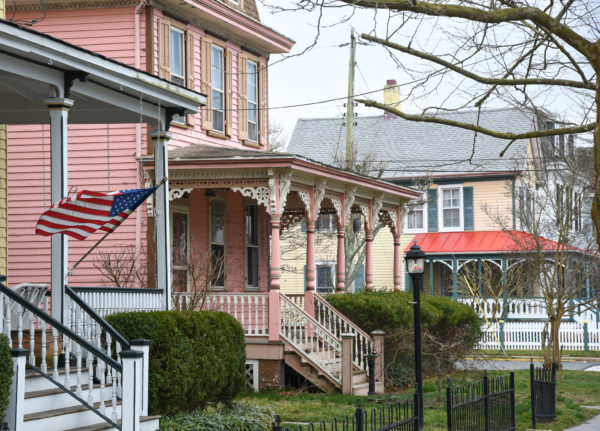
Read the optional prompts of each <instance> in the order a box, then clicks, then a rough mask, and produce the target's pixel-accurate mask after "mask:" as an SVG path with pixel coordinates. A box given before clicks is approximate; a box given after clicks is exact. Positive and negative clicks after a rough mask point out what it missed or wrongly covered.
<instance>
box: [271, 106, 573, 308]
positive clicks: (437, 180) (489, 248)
mask: <svg viewBox="0 0 600 431" xmlns="http://www.w3.org/2000/svg"><path fill="white" fill-rule="evenodd" d="M388 96H389V94H388ZM388 99H390V98H389V97H388ZM391 99H393V97H392V98H391ZM386 103H388V104H389V103H391V102H390V100H386ZM440 115H442V116H444V117H445V118H448V119H451V120H455V121H461V122H465V123H475V122H479V124H480V125H481V126H483V127H487V128H490V129H495V130H502V129H503V128H504V129H505V130H506V131H510V132H514V133H519V132H528V131H531V130H539V129H544V128H548V127H552V124H551V123H549V122H548V121H542V120H540V119H539V118H538V117H536V116H535V115H534V114H533V113H532V112H529V111H526V110H521V109H516V108H504V109H490V110H485V111H482V112H478V111H476V110H467V111H456V112H449V113H443V114H440ZM344 121H345V120H344V119H343V118H312V119H300V120H298V122H297V124H296V127H295V129H294V132H293V134H292V137H291V140H290V144H289V145H288V149H287V150H288V152H290V153H298V154H301V155H304V156H307V157H311V158H313V159H316V160H318V161H320V162H323V163H332V161H333V160H334V159H335V158H336V157H334V156H335V155H336V153H339V152H340V151H345V135H344V133H340V130H341V128H342V127H343V122H344ZM354 142H355V146H356V148H355V152H356V153H357V154H358V156H357V159H360V158H361V157H362V158H364V159H368V160H371V161H372V162H373V163H375V164H376V165H377V166H374V167H376V168H377V169H382V170H383V179H385V180H386V181H389V182H392V183H395V184H398V185H403V186H412V187H416V188H418V189H420V190H421V191H422V192H423V197H422V199H421V200H420V201H415V202H412V203H411V204H409V205H407V206H406V207H405V208H404V210H403V217H402V221H401V224H402V226H401V229H400V231H401V232H402V234H401V235H400V236H399V238H396V239H394V238H393V236H392V233H391V232H390V229H387V228H386V227H383V228H381V229H380V230H379V232H378V233H377V235H376V236H375V239H374V246H373V250H374V256H373V269H374V274H373V287H374V288H387V289H391V288H395V289H399V288H402V289H409V288H410V283H409V279H408V277H406V274H405V271H404V270H403V271H402V280H401V282H398V281H397V280H394V276H393V274H394V271H393V268H394V265H393V264H391V263H390V257H391V256H392V255H393V244H394V242H395V241H396V240H399V241H400V243H401V249H402V250H403V251H404V252H406V251H408V249H409V247H410V245H411V244H412V242H413V241H415V240H416V241H417V242H418V244H419V245H420V246H421V248H422V249H423V250H424V251H425V252H426V253H427V264H426V269H425V274H424V280H423V283H424V284H423V288H424V290H425V291H426V292H430V293H432V294H438V295H452V296H456V295H457V292H458V289H457V285H456V284H457V277H456V276H455V275H456V274H458V272H459V271H461V269H462V268H464V267H465V266H466V265H472V266H475V267H477V266H479V267H480V268H481V265H488V266H490V267H492V268H493V271H495V272H497V273H498V274H499V275H500V277H501V274H503V273H504V272H505V271H507V269H508V268H509V266H510V265H511V264H513V263H514V262H511V257H510V254H509V253H510V252H514V250H513V248H514V246H512V248H511V245H510V244H511V238H509V237H510V236H511V232H518V233H519V234H521V233H522V232H520V231H523V230H525V228H524V226H523V225H522V223H521V217H523V216H524V215H525V216H526V215H527V214H533V213H534V212H535V210H536V209H535V203H534V201H535V196H536V193H537V190H536V185H539V183H540V182H541V181H543V180H544V178H542V176H544V175H546V174H545V173H544V168H545V157H546V153H547V149H548V148H550V147H552V148H554V146H553V145H550V144H552V143H553V142H554V141H551V140H549V139H546V140H544V141H542V140H538V139H530V140H519V141H515V142H514V143H512V145H511V146H510V147H509V148H508V149H507V150H506V152H505V154H504V156H503V157H499V153H500V152H501V151H502V150H503V149H504V148H505V146H506V144H507V143H506V142H505V141H503V140H500V139H496V138H493V137H490V136H486V135H482V134H476V135H475V134H474V133H473V132H472V131H468V130H463V129H458V128H453V127H450V126H445V125H441V124H432V123H421V122H411V121H407V120H404V119H402V118H398V117H395V116H393V115H390V114H386V115H379V116H372V117H359V118H357V124H356V125H355V127H354ZM560 142H561V144H564V140H563V139H560ZM570 142H572V141H570ZM557 144H558V138H557ZM337 158H339V157H337ZM382 163H383V168H382ZM374 173H375V172H374ZM579 211H580V212H581V207H580V208H579ZM321 217H324V216H323V215H322V216H321ZM579 217H580V218H581V215H580V216H579ZM359 224H360V223H359ZM324 225H325V226H328V225H327V222H326V223H325V224H324ZM295 229H296V230H295V231H293V230H292V232H290V233H289V234H287V235H288V236H291V237H294V238H296V239H297V238H298V237H299V236H300V235H299V234H300V233H301V232H300V231H301V228H300V227H296V228H295ZM317 230H318V229H317ZM320 235H321V244H320V250H319V251H320V255H319V256H320V257H317V258H316V260H317V286H318V285H319V284H321V286H322V289H321V290H326V287H327V283H326V281H325V280H326V275H327V274H334V273H335V271H334V270H333V269H331V270H328V269H327V265H331V263H330V260H329V259H328V257H327V250H329V249H330V248H331V247H332V245H333V244H334V241H333V239H334V238H335V231H334V230H333V229H331V230H330V233H327V230H326V229H325V230H324V231H323V232H322V233H321V234H320ZM284 237H285V235H284ZM328 238H329V240H328ZM347 253H348V251H347ZM302 261H303V259H302V256H299V257H298V261H297V262H293V261H291V262H290V263H289V265H290V266H289V268H285V267H284V272H283V274H284V278H283V279H284V280H285V281H286V282H285V283H282V288H284V289H287V292H289V293H302V292H303V285H304V271H303V269H304V268H303V266H302V263H301V262H302ZM359 262H360V260H359ZM319 263H320V264H321V266H322V267H323V269H320V267H319ZM358 265H359V268H360V265H361V263H358ZM402 265H404V264H403V263H402ZM286 269H289V271H286ZM319 271H321V274H322V277H321V278H322V279H323V280H322V281H320V280H319ZM346 278H347V279H348V276H347V277H346ZM365 284H366V283H365V281H364V279H363V278H362V274H361V272H360V269H359V271H357V277H356V280H355V283H354V284H352V283H347V286H349V288H350V289H352V288H353V287H354V288H355V289H360V288H362V286H363V285H365ZM332 285H335V280H332V281H330V282H329V286H332Z"/></svg>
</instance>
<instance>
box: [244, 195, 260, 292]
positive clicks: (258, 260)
mask: <svg viewBox="0 0 600 431" xmlns="http://www.w3.org/2000/svg"><path fill="white" fill-rule="evenodd" d="M248 207H254V208H255V209H256V245H248V243H247V241H246V240H247V238H248V236H247V234H246V220H245V217H246V209H247V208H248ZM259 219H260V207H259V206H258V204H256V203H253V202H244V252H245V253H244V284H245V290H247V291H253V292H254V291H258V290H260V243H261V241H260V229H259V228H260V220H259ZM248 248H255V249H256V250H257V252H256V271H257V284H256V286H251V285H249V284H248V258H247V257H248V254H247V250H248Z"/></svg>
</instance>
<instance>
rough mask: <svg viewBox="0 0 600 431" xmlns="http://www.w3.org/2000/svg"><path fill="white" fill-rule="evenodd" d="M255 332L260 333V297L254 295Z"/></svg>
mask: <svg viewBox="0 0 600 431" xmlns="http://www.w3.org/2000/svg"><path fill="white" fill-rule="evenodd" d="M253 298H254V301H253V302H254V333H255V334H258V301H259V299H260V298H259V297H258V296H254V297H253Z"/></svg>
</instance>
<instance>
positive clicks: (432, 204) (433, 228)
mask: <svg viewBox="0 0 600 431" xmlns="http://www.w3.org/2000/svg"><path fill="white" fill-rule="evenodd" d="M427 231H428V232H437V231H438V207H437V190H435V189H429V190H427Z"/></svg>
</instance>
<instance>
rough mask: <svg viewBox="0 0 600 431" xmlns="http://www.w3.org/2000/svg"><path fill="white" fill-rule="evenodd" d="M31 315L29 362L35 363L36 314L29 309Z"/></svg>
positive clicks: (28, 312)
mask: <svg viewBox="0 0 600 431" xmlns="http://www.w3.org/2000/svg"><path fill="white" fill-rule="evenodd" d="M27 315H28V316H29V363H30V364H31V365H35V322H34V319H33V318H34V314H33V313H32V312H31V311H29V310H27Z"/></svg>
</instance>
